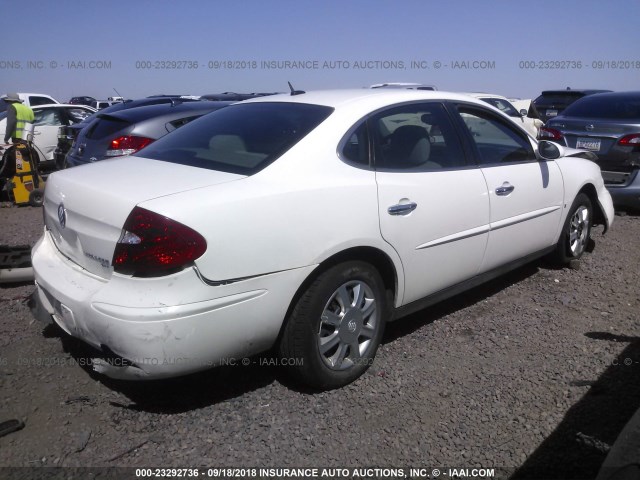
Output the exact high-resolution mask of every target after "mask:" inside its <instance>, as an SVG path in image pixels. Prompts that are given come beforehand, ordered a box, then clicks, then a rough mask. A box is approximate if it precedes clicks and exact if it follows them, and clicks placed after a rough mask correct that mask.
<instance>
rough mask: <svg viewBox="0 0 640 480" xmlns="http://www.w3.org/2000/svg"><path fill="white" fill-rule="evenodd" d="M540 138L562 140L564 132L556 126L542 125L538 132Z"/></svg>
mask: <svg viewBox="0 0 640 480" xmlns="http://www.w3.org/2000/svg"><path fill="white" fill-rule="evenodd" d="M538 140H556V141H559V140H562V133H561V132H560V130H556V129H555V128H549V127H542V128H540V131H539V132H538Z"/></svg>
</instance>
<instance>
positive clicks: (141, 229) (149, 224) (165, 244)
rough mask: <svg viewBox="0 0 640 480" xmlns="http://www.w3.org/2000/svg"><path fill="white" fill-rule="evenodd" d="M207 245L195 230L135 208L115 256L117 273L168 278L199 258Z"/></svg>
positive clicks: (124, 229) (114, 264)
mask: <svg viewBox="0 0 640 480" xmlns="http://www.w3.org/2000/svg"><path fill="white" fill-rule="evenodd" d="M206 249H207V241H206V240H205V239H204V238H203V237H202V235H200V234H199V233H198V232H196V231H195V230H193V229H191V228H189V227H187V226H186V225H183V224H182V223H179V222H176V221H174V220H171V219H170V218H167V217H164V216H162V215H159V214H157V213H154V212H151V211H149V210H146V209H144V208H140V207H135V208H134V209H133V211H132V212H131V213H130V214H129V217H128V218H127V221H126V222H125V224H124V227H123V228H122V234H121V235H120V240H118V244H117V245H116V250H115V252H114V253H113V261H112V264H113V269H114V271H116V272H118V273H122V274H125V275H135V276H139V277H152V276H161V275H168V274H170V273H173V272H175V271H177V270H180V269H182V268H184V267H185V266H187V265H189V264H190V263H192V262H193V261H194V260H196V259H197V258H199V257H200V256H201V255H202V254H203V253H204V252H205V250H206Z"/></svg>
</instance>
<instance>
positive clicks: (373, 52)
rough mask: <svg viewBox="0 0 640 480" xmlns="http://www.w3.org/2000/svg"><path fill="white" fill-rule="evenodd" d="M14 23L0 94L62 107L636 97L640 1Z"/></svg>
mask: <svg viewBox="0 0 640 480" xmlns="http://www.w3.org/2000/svg"><path fill="white" fill-rule="evenodd" d="M4 3H5V7H6V8H5V9H4V10H7V8H9V4H8V3H7V2H6V0H5V2H4ZM9 10H11V11H12V12H13V13H12V14H11V15H10V18H8V17H6V16H5V18H4V21H3V22H2V30H1V31H0V41H1V43H0V45H2V46H1V47H0V79H1V80H0V90H1V92H0V93H8V92H38V93H48V94H51V95H53V96H54V97H56V98H57V99H58V100H60V101H67V100H69V98H70V97H72V96H76V95H89V96H92V97H95V98H98V99H103V98H106V97H108V96H112V95H115V92H114V88H115V89H116V90H117V91H118V92H120V93H121V94H122V95H123V96H125V97H128V98H136V97H143V96H147V95H153V94H159V93H170V94H194V95H199V94H206V93H219V92H224V91H235V92H273V91H287V90H288V87H287V81H291V82H292V83H293V85H294V86H295V87H296V88H297V89H302V90H312V89H326V88H344V87H356V88H360V87H363V86H367V85H371V84H373V83H381V82H419V83H426V84H434V85H436V86H437V87H438V88H439V89H440V90H450V91H484V92H490V93H497V94H501V95H505V96H509V97H520V98H535V97H536V96H538V95H539V93H540V91H541V90H543V89H550V88H565V87H567V86H571V87H573V88H606V89H611V90H640V27H639V26H638V21H639V19H640V1H639V0H608V1H605V0H598V1H596V0H536V1H520V0H510V1H507V0H493V1H478V0H476V1H472V0H397V1H390V0H389V1H382V0H341V1H340V0H325V1H320V0H281V1H280V0H269V1H259V0H236V1H231V0H228V1H227V0H182V1H177V0H153V1H151V0H127V1H121V0H111V1H98V0H64V1H51V0H47V1H44V0H31V1H29V2H27V3H25V4H24V5H22V6H20V7H19V8H18V10H17V11H16V10H15V9H11V8H9ZM5 13H6V12H5ZM287 62H288V63H287Z"/></svg>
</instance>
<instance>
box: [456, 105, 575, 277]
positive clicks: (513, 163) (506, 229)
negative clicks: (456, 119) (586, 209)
mask: <svg viewBox="0 0 640 480" xmlns="http://www.w3.org/2000/svg"><path fill="white" fill-rule="evenodd" d="M457 108H458V111H459V113H460V116H461V118H462V120H463V124H464V125H465V126H466V128H467V129H468V132H469V134H470V135H469V138H471V143H472V147H473V149H474V150H475V154H476V156H477V161H478V163H479V164H480V165H481V167H482V168H481V171H482V174H483V175H484V177H485V179H486V182H487V186H488V190H489V202H490V206H491V220H490V227H491V231H490V233H489V245H488V248H487V253H486V255H485V260H484V263H483V266H482V271H488V270H491V269H493V268H495V267H498V266H500V265H503V264H505V263H508V262H511V261H513V260H517V259H520V258H523V257H526V256H527V255H530V254H533V253H536V252H539V251H541V250H543V249H545V248H547V247H549V246H551V245H553V244H554V243H555V242H556V240H557V238H556V235H557V232H558V227H559V223H560V219H561V215H562V199H563V192H564V185H563V180H562V174H561V173H560V169H559V168H558V165H557V164H556V163H555V162H553V161H544V160H538V159H537V157H536V155H535V153H534V149H533V146H532V143H531V140H530V139H529V137H527V136H526V135H525V134H524V133H523V132H521V131H520V130H518V129H517V128H516V127H514V126H513V125H511V124H510V122H509V121H508V120H506V119H503V118H500V117H499V116H498V115H496V114H494V113H493V112H491V111H488V110H485V109H484V108H481V107H476V106H467V105H459V106H458V107H457Z"/></svg>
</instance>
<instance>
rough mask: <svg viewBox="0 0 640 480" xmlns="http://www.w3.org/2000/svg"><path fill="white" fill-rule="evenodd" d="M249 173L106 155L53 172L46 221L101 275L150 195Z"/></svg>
mask: <svg viewBox="0 0 640 480" xmlns="http://www.w3.org/2000/svg"><path fill="white" fill-rule="evenodd" d="M242 178H244V176H242V175H237V174H232V173H226V172H219V171H215V170H204V169H200V168H194V167H189V166H185V165H176V164H173V163H168V162H163V161H158V160H150V159H146V158H140V157H129V158H126V159H114V160H105V161H103V162H99V163H96V164H94V165H88V166H83V167H77V168H71V169H67V170H65V171H63V172H56V173H54V174H52V175H51V176H50V177H49V179H48V181H47V186H46V190H45V201H44V221H45V226H46V228H47V230H48V231H49V233H50V235H51V238H52V240H53V242H54V244H55V245H56V247H57V248H58V250H59V251H60V252H61V253H62V254H63V255H64V256H65V257H67V258H69V259H70V260H71V261H73V262H74V263H76V264H77V265H78V266H79V267H81V268H83V269H85V270H87V271H88V272H90V273H92V274H94V275H97V276H99V277H101V278H109V277H110V276H111V274H112V271H113V269H112V266H111V260H112V258H113V252H114V250H115V247H116V243H117V242H118V240H119V238H120V235H121V231H122V226H123V225H124V223H125V220H126V219H127V217H128V215H129V213H131V210H133V208H134V207H135V206H136V205H137V204H139V203H141V202H144V201H146V200H151V199H153V198H158V197H162V196H167V195H171V194H174V193H178V192H182V191H187V190H192V189H196V188H202V187H205V186H210V185H215V184H219V183H225V182H230V181H234V180H239V179H242Z"/></svg>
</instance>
